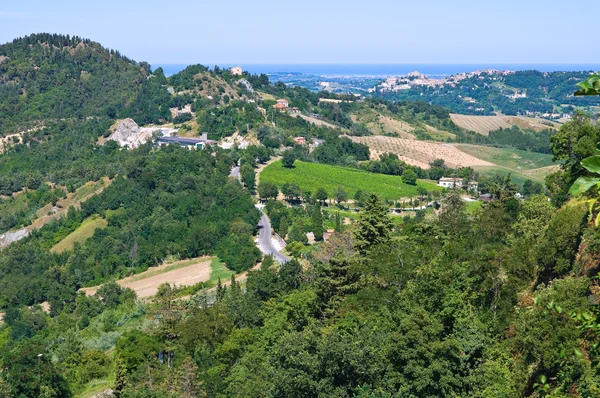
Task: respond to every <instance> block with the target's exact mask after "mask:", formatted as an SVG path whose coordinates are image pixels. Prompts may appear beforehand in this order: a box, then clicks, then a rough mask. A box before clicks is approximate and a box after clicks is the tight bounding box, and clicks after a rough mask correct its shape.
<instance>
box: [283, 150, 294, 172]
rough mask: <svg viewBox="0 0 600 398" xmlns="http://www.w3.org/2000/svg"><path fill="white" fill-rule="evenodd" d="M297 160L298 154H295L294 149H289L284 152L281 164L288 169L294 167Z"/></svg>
mask: <svg viewBox="0 0 600 398" xmlns="http://www.w3.org/2000/svg"><path fill="white" fill-rule="evenodd" d="M295 161H296V155H294V152H293V151H290V150H287V151H285V152H283V157H282V158H281V164H282V165H283V167H286V168H288V169H290V168H292V167H294V162H295Z"/></svg>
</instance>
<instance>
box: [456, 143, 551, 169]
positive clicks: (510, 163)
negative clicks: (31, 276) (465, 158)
mask: <svg viewBox="0 0 600 398" xmlns="http://www.w3.org/2000/svg"><path fill="white" fill-rule="evenodd" d="M456 147H457V148H458V149H460V150H461V151H463V152H466V153H468V154H470V155H473V156H475V157H477V158H479V159H482V160H486V161H488V162H491V163H494V164H497V165H499V166H504V167H508V168H510V169H514V170H531V169H539V168H541V167H549V166H555V165H557V164H558V163H556V162H553V161H552V155H547V154H543V153H536V152H528V151H520V150H518V149H504V148H492V147H485V146H480V145H456Z"/></svg>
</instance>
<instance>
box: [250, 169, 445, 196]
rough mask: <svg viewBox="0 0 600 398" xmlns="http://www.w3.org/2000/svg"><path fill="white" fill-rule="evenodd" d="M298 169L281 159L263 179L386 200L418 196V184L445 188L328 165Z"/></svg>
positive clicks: (280, 184) (278, 183)
mask: <svg viewBox="0 0 600 398" xmlns="http://www.w3.org/2000/svg"><path fill="white" fill-rule="evenodd" d="M294 165H295V167H294V168H290V169H288V168H285V167H283V165H282V163H281V161H277V162H274V163H272V164H270V165H269V166H267V167H265V169H264V170H263V171H262V173H261V174H260V180H261V181H269V182H271V183H273V184H275V185H277V187H279V188H280V189H281V186H282V185H283V184H285V183H290V184H291V183H294V184H296V185H298V186H299V187H300V189H302V190H303V191H307V190H308V191H310V192H312V193H313V194H314V193H315V192H316V191H317V189H319V188H325V189H326V190H327V192H328V193H329V194H330V195H331V194H332V192H333V189H334V188H335V187H338V186H342V187H344V190H346V192H347V193H348V195H349V197H350V198H352V197H353V196H354V194H355V193H356V191H358V190H361V191H363V192H372V193H375V194H377V195H379V196H381V197H382V198H384V199H390V200H395V199H399V198H402V197H409V196H415V195H416V194H417V186H421V187H423V188H425V189H427V190H428V191H439V190H441V189H442V188H441V187H438V186H437V185H436V184H434V183H431V182H426V181H417V186H413V185H408V184H405V183H403V182H402V178H401V177H399V176H390V175H384V174H374V173H369V172H367V171H363V170H358V169H352V168H347V167H340V166H330V165H325V164H317V163H307V162H301V161H296V162H295V163H294Z"/></svg>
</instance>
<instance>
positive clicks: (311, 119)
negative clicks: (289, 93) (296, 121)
mask: <svg viewBox="0 0 600 398" xmlns="http://www.w3.org/2000/svg"><path fill="white" fill-rule="evenodd" d="M290 116H293V117H299V118H301V119H304V120H306V121H307V122H309V123H312V124H314V125H315V126H325V127H329V128H332V129H338V128H341V127H340V126H336V125H335V124H333V123H329V122H326V121H325V120H321V119H317V118H316V117H311V116H306V115H303V114H301V113H296V114H291V115H290Z"/></svg>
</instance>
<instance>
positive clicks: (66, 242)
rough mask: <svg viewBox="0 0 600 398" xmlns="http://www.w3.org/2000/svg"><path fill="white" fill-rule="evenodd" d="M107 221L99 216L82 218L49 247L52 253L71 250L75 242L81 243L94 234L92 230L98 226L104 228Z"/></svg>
mask: <svg viewBox="0 0 600 398" xmlns="http://www.w3.org/2000/svg"><path fill="white" fill-rule="evenodd" d="M107 225H108V223H107V221H106V220H105V219H103V218H100V217H99V216H97V215H96V216H91V217H89V218H87V219H86V220H84V221H83V222H82V223H81V225H80V226H79V227H78V228H77V229H76V230H75V231H73V232H71V233H70V234H69V235H67V236H66V237H65V238H64V239H63V240H61V241H60V242H58V243H57V244H56V245H54V246H53V247H52V249H51V251H52V252H54V253H63V252H65V251H68V250H72V249H73V246H74V245H75V243H82V242H84V241H85V240H86V239H88V238H90V237H92V235H94V231H96V229H98V228H106V226H107Z"/></svg>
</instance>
